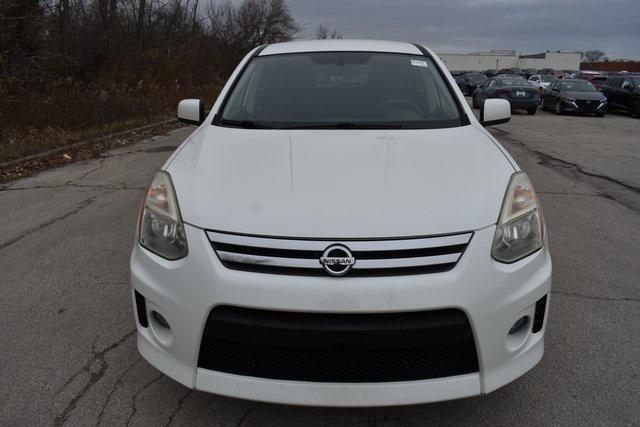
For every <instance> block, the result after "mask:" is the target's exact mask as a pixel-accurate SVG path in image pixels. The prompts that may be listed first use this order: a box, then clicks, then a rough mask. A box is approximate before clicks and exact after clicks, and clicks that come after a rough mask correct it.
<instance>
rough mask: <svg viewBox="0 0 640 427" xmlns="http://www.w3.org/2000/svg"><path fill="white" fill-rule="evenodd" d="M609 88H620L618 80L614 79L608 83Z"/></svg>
mask: <svg viewBox="0 0 640 427" xmlns="http://www.w3.org/2000/svg"><path fill="white" fill-rule="evenodd" d="M609 86H611V87H619V86H620V79H616V78H614V79H611V80H610V81H609Z"/></svg>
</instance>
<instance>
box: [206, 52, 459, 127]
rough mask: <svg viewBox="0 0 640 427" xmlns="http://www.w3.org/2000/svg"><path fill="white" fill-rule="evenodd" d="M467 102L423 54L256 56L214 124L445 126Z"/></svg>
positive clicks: (454, 120)
mask: <svg viewBox="0 0 640 427" xmlns="http://www.w3.org/2000/svg"><path fill="white" fill-rule="evenodd" d="M462 123H463V120H462V115H461V107H459V104H458V103H456V100H455V99H454V96H453V94H452V91H451V89H450V88H449V86H448V85H447V84H446V83H445V81H444V79H443V77H442V76H441V74H440V73H439V71H438V69H437V68H436V65H435V64H434V63H433V61H432V60H431V59H430V58H428V57H425V56H418V55H415V56H414V55H405V54H393V53H372V52H318V53H294V54H282V55H267V56H258V57H255V58H253V59H252V60H251V62H250V63H249V64H248V66H247V67H246V69H245V70H244V72H243V73H242V74H241V76H240V78H239V80H238V81H237V83H236V85H235V87H234V88H233V90H232V92H231V93H230V95H229V97H228V98H227V100H226V102H225V106H224V108H223V111H222V113H221V116H220V119H219V120H217V122H216V124H219V125H222V126H240V127H252V128H261V127H267V128H268V127H273V128H289V129H291V128H374V129H375V128H414V129H415V128H440V127H453V126H460V125H462Z"/></svg>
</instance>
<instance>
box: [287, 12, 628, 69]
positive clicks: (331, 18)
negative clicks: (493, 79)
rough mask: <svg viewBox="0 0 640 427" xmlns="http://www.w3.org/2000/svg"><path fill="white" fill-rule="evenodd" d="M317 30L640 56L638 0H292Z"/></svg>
mask: <svg viewBox="0 0 640 427" xmlns="http://www.w3.org/2000/svg"><path fill="white" fill-rule="evenodd" d="M288 4H289V7H290V8H291V12H292V13H293V15H294V16H295V18H296V20H297V21H298V23H299V24H301V25H302V27H303V31H302V33H301V35H302V36H306V37H312V36H313V33H314V29H315V27H316V26H317V25H318V24H324V25H325V26H327V27H329V28H331V29H336V30H338V31H340V32H341V33H342V34H343V35H344V37H345V38H374V39H385V40H404V41H415V42H424V43H425V44H426V45H427V46H429V47H431V48H432V49H434V50H435V51H436V52H439V53H466V52H473V51H479V50H489V49H515V50H518V51H519V52H522V53H536V52H543V51H545V50H566V51H584V50H590V49H600V50H603V51H605V52H606V53H607V55H608V56H609V58H611V59H613V58H632V59H640V0H554V1H550V0H443V1H427V0H288Z"/></svg>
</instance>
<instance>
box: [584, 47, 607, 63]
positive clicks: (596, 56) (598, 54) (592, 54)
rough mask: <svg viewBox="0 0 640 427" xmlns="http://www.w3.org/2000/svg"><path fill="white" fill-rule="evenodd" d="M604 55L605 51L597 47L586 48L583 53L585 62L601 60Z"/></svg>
mask: <svg viewBox="0 0 640 427" xmlns="http://www.w3.org/2000/svg"><path fill="white" fill-rule="evenodd" d="M605 55H606V53H604V52H603V51H601V50H598V49H594V50H588V51H586V52H585V53H584V60H585V62H598V61H602V60H603V59H604V58H605Z"/></svg>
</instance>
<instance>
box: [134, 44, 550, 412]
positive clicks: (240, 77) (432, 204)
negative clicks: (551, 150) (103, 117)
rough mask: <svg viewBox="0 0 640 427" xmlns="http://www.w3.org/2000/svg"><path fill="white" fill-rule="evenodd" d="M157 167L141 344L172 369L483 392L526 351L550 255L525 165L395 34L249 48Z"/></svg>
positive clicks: (325, 397) (417, 398)
mask: <svg viewBox="0 0 640 427" xmlns="http://www.w3.org/2000/svg"><path fill="white" fill-rule="evenodd" d="M178 117H179V118H180V119H181V120H183V121H185V122H188V123H194V124H197V125H199V127H198V128H197V129H196V130H195V132H194V133H193V134H192V135H191V136H190V137H189V138H187V140H186V141H185V142H184V143H183V144H182V145H181V146H180V147H179V148H178V149H177V150H176V152H175V153H174V154H173V155H172V156H171V157H170V159H169V160H168V161H167V162H166V164H165V165H164V166H163V167H162V169H161V170H160V171H159V172H158V173H157V174H156V176H155V177H154V178H153V180H152V182H151V184H150V186H149V188H148V191H147V194H146V197H145V200H144V203H143V206H142V209H141V213H140V221H139V229H138V233H137V238H136V242H135V245H134V248H133V253H132V255H131V281H132V287H133V292H132V294H133V301H134V307H135V312H136V320H137V332H138V334H137V337H138V349H139V351H140V353H141V354H142V356H143V357H144V358H145V359H146V360H147V361H149V362H150V363H151V364H152V365H153V366H155V367H156V368H158V369H159V370H160V371H162V372H164V373H165V374H166V375H168V376H169V377H171V378H173V379H175V380H176V381H178V382H179V383H181V384H184V385H185V386H186V387H189V388H191V389H196V390H202V391H207V392H212V393H217V394H221V395H227V396H234V397H239V398H245V399H252V400H258V401H268V402H280V403H287V404H297V405H320V406H382V405H402V404H413V403H421V402H434V401H441V400H447V399H456V398H462V397H467V396H474V395H479V394H484V393H489V392H491V391H493V390H496V389H497V388H499V387H501V386H503V385H505V384H507V383H509V382H511V381H513V380H515V379H516V378H518V377H520V376H521V375H523V374H524V373H525V372H527V371H528V370H530V369H531V368H532V367H533V366H534V365H536V364H537V363H538V361H539V360H540V359H541V358H542V355H543V347H544V332H545V326H546V323H547V322H546V317H547V312H548V307H549V296H550V294H549V292H550V285H551V258H550V255H549V251H548V249H547V243H546V237H545V225H544V222H543V217H542V212H541V210H540V203H539V201H538V198H537V197H536V194H535V192H534V190H533V187H532V185H531V182H530V180H529V178H528V177H527V175H526V174H525V173H524V172H522V171H521V170H520V168H519V167H518V165H517V164H516V162H515V161H514V160H513V159H512V158H511V157H510V156H509V154H508V153H507V152H506V151H505V150H504V148H503V147H502V146H501V145H500V144H499V143H498V142H497V141H496V140H495V139H494V138H493V137H492V136H491V134H489V132H487V131H486V130H485V129H484V127H483V125H490V124H498V123H504V122H506V121H508V120H509V117H510V112H509V103H508V101H505V100H502V99H490V100H487V101H485V103H484V105H483V108H482V110H481V120H480V121H479V120H477V119H476V118H475V117H474V114H473V112H472V110H471V109H470V107H469V106H468V105H467V103H466V102H465V99H464V97H463V95H462V93H461V92H460V91H459V90H458V89H457V87H456V85H455V82H454V80H453V79H452V77H451V75H450V74H449V73H448V72H447V71H446V68H445V67H444V65H443V63H442V62H441V61H440V60H439V59H438V57H437V56H436V55H435V54H434V53H433V52H432V51H430V50H429V49H427V48H425V47H423V46H420V45H414V44H409V43H399V42H382V41H365V40H318V41H296V42H289V43H280V44H273V45H267V46H262V47H260V48H257V49H255V50H253V51H252V52H250V53H249V54H248V55H247V56H246V58H244V59H243V61H242V62H241V63H240V64H239V66H238V67H237V69H236V70H235V72H234V73H233V74H232V75H231V77H230V79H229V81H228V82H227V84H226V85H225V87H224V88H223V90H222V92H221V93H220V96H219V97H218V99H217V101H216V103H215V104H214V105H213V108H212V109H211V111H210V112H209V113H207V114H205V111H204V108H203V104H202V102H200V101H198V100H184V101H181V102H180V105H179V107H178Z"/></svg>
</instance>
